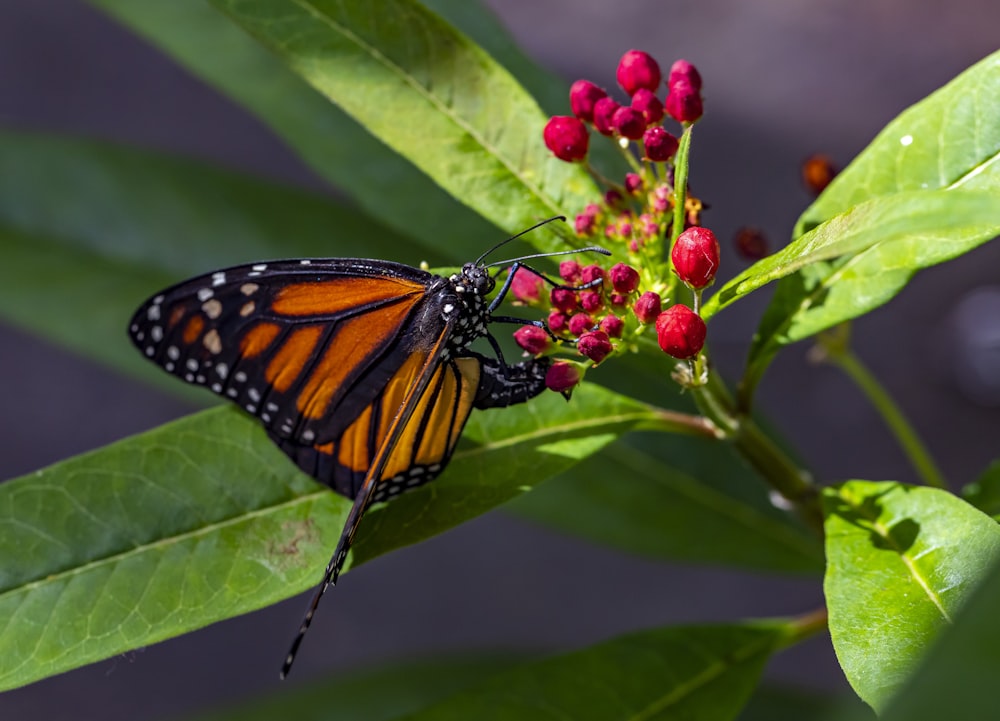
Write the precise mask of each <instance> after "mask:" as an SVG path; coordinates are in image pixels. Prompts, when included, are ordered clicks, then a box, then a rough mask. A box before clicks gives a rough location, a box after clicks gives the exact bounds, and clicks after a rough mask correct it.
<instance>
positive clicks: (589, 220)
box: [573, 213, 597, 235]
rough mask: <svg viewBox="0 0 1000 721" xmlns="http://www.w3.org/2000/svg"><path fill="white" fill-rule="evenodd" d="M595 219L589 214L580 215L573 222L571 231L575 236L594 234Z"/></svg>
mask: <svg viewBox="0 0 1000 721" xmlns="http://www.w3.org/2000/svg"><path fill="white" fill-rule="evenodd" d="M596 220H597V218H595V217H594V216H593V215H590V214H589V213H580V214H579V215H578V216H576V220H575V221H574V222H573V229H574V230H575V231H576V234H577V235H590V234H591V233H593V232H594V225H595V223H596Z"/></svg>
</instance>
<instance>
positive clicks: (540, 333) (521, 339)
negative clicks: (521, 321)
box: [514, 325, 551, 355]
mask: <svg viewBox="0 0 1000 721" xmlns="http://www.w3.org/2000/svg"><path fill="white" fill-rule="evenodd" d="M514 342H515V343H517V344H518V345H519V346H521V348H523V349H524V350H526V351H528V352H529V353H531V355H538V354H539V353H541V352H543V351H544V350H545V349H547V348H548V347H549V343H550V342H551V338H549V334H548V333H546V332H545V331H544V330H543V329H541V328H539V327H538V326H537V325H523V326H521V327H520V328H518V329H517V330H516V331H514Z"/></svg>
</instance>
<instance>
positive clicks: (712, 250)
mask: <svg viewBox="0 0 1000 721" xmlns="http://www.w3.org/2000/svg"><path fill="white" fill-rule="evenodd" d="M670 260H671V261H672V262H673V264H674V270H676V271H677V275H678V277H679V278H680V279H681V280H683V281H684V282H685V283H687V284H688V285H689V286H691V287H692V288H704V287H705V286H706V285H708V284H709V283H711V282H712V280H713V279H714V278H715V273H716V271H718V269H719V241H718V240H717V239H716V237H715V233H713V232H712V231H711V230H709V229H708V228H702V227H700V226H694V227H692V228H688V229H687V230H685V231H684V232H683V233H681V234H680V235H679V236H677V241H676V242H675V243H674V248H673V250H671V251H670Z"/></svg>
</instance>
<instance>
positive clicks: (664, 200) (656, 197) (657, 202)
mask: <svg viewBox="0 0 1000 721" xmlns="http://www.w3.org/2000/svg"><path fill="white" fill-rule="evenodd" d="M663 132H667V131H665V130H664V131H663ZM670 195H671V191H670V188H668V187H667V186H665V185H658V186H656V189H655V190H653V210H655V211H656V212H657V213H665V212H667V210H669V209H670Z"/></svg>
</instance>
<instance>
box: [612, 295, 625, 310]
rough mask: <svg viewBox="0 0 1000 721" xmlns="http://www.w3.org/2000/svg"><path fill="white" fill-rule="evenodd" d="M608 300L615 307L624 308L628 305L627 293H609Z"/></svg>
mask: <svg viewBox="0 0 1000 721" xmlns="http://www.w3.org/2000/svg"><path fill="white" fill-rule="evenodd" d="M608 302H609V303H611V305H612V306H614V307H615V308H624V307H625V306H627V305H628V295H627V294H625V293H611V294H609V295H608Z"/></svg>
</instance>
